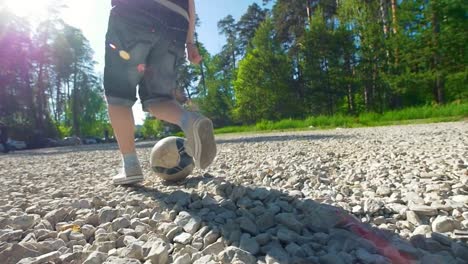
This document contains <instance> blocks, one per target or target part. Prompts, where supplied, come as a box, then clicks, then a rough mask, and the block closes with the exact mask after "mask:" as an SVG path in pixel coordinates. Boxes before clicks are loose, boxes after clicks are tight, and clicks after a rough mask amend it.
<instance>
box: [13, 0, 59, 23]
mask: <svg viewBox="0 0 468 264" xmlns="http://www.w3.org/2000/svg"><path fill="white" fill-rule="evenodd" d="M51 2H52V1H51V0H34V1H31V0H5V7H6V8H7V9H8V10H9V11H10V12H12V13H13V14H15V15H17V16H20V17H27V18H30V19H41V18H43V17H44V16H45V15H47V8H48V6H49V5H50V3H51Z"/></svg>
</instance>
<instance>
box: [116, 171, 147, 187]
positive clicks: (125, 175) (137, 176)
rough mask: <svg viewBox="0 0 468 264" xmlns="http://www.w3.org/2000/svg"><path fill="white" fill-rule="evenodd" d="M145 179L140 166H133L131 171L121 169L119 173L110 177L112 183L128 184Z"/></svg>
mask: <svg viewBox="0 0 468 264" xmlns="http://www.w3.org/2000/svg"><path fill="white" fill-rule="evenodd" d="M144 179H145V177H144V176H143V172H142V171H141V168H140V167H138V168H134V169H132V170H131V171H129V170H128V169H127V170H126V169H122V170H121V171H120V172H119V174H117V175H115V176H114V177H112V181H113V182H114V185H128V184H135V183H140V182H142V181H143V180H144Z"/></svg>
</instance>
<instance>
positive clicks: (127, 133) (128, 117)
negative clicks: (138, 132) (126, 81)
mask: <svg viewBox="0 0 468 264" xmlns="http://www.w3.org/2000/svg"><path fill="white" fill-rule="evenodd" d="M108 110H109V117H110V121H111V123H112V128H113V129H114V135H115V136H116V138H117V142H118V143H119V149H120V153H122V155H125V154H132V153H135V139H134V131H135V121H134V118H133V112H132V108H130V107H128V106H120V105H108Z"/></svg>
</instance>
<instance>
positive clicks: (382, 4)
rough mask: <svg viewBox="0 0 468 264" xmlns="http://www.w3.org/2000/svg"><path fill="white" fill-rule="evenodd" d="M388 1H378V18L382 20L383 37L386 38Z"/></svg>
mask: <svg viewBox="0 0 468 264" xmlns="http://www.w3.org/2000/svg"><path fill="white" fill-rule="evenodd" d="M387 11H388V0H380V17H381V20H382V25H383V31H384V35H385V37H387V36H388V31H389V26H388V12H387Z"/></svg>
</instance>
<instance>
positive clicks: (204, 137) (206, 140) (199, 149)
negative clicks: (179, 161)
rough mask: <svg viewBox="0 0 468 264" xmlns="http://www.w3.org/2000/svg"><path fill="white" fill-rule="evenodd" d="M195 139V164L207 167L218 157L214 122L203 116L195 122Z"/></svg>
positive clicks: (201, 167)
mask: <svg viewBox="0 0 468 264" xmlns="http://www.w3.org/2000/svg"><path fill="white" fill-rule="evenodd" d="M193 127H194V129H193V133H194V135H193V139H194V143H195V150H194V152H195V153H194V157H193V158H194V160H195V166H197V167H198V168H200V169H206V168H207V167H208V166H210V164H211V163H212V162H213V160H214V158H215V157H216V142H215V138H214V134H213V123H212V122H211V121H210V120H209V119H208V118H202V119H200V120H197V121H195V123H194V124H193Z"/></svg>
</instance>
